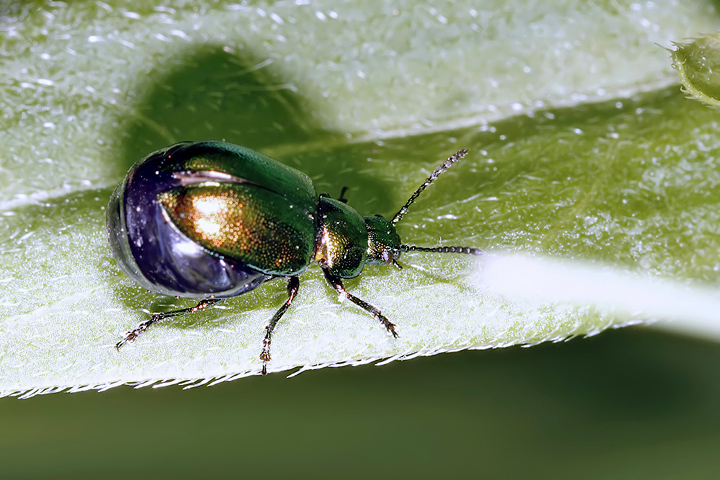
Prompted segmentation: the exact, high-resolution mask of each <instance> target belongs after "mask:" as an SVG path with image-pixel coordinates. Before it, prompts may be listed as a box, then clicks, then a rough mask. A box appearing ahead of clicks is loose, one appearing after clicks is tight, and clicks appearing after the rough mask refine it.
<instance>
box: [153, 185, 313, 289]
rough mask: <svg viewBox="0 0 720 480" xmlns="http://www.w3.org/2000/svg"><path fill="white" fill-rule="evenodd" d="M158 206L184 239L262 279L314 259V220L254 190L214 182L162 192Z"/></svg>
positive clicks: (299, 269) (270, 194)
mask: <svg viewBox="0 0 720 480" xmlns="http://www.w3.org/2000/svg"><path fill="white" fill-rule="evenodd" d="M157 201H158V203H160V205H161V206H162V207H163V208H164V210H165V212H166V213H167V214H168V216H169V217H170V220H172V222H173V224H175V226H176V227H177V228H178V229H179V230H180V231H181V232H182V233H183V234H185V235H187V236H188V237H190V238H192V239H194V241H196V242H197V243H198V244H200V245H201V246H203V247H205V248H207V249H208V250H209V251H212V252H217V253H220V254H223V255H230V256H232V257H233V258H237V259H240V260H242V261H243V262H245V263H247V265H249V266H251V267H253V268H255V269H257V270H258V271H261V272H263V273H268V274H282V275H292V274H296V273H299V272H302V271H303V270H304V269H305V267H306V266H307V264H308V263H309V261H310V259H312V254H313V249H314V248H313V247H314V246H315V225H314V222H313V221H312V219H311V218H309V217H308V215H307V214H306V213H305V212H303V211H302V210H301V209H299V208H294V207H293V206H292V205H289V206H288V204H287V201H286V200H285V199H284V198H283V197H281V196H279V195H278V194H276V193H274V192H271V191H268V190H266V189H263V188H261V187H258V186H256V185H252V184H227V183H214V182H211V183H207V184H201V185H193V186H189V187H181V188H178V189H174V190H170V191H167V192H163V193H161V194H160V195H158V197H157Z"/></svg>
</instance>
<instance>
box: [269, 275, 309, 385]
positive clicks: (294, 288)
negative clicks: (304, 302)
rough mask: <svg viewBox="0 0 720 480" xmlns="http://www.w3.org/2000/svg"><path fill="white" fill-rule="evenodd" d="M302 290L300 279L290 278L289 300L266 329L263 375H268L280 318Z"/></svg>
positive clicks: (288, 285) (288, 287) (288, 286)
mask: <svg viewBox="0 0 720 480" xmlns="http://www.w3.org/2000/svg"><path fill="white" fill-rule="evenodd" d="M299 288H300V280H298V277H288V284H287V292H288V298H287V300H285V303H283V304H282V306H281V307H280V308H279V309H278V311H277V312H275V315H273V317H272V318H271V319H270V322H269V323H268V324H267V326H266V327H265V338H264V339H263V349H262V353H261V354H260V360H262V362H263V365H262V374H263V375H267V363H268V362H269V361H270V342H271V341H272V332H273V330H275V326H276V325H277V323H278V321H280V318H281V317H282V316H283V315H284V314H285V311H286V310H287V309H288V307H289V306H290V304H291V303H292V302H293V300H294V299H295V295H297V292H298V289H299Z"/></svg>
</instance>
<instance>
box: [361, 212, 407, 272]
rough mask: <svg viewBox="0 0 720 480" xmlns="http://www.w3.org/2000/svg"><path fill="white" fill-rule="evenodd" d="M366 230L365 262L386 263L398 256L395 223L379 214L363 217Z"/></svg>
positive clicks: (371, 263)
mask: <svg viewBox="0 0 720 480" xmlns="http://www.w3.org/2000/svg"><path fill="white" fill-rule="evenodd" d="M365 226H366V227H367V232H368V249H367V257H366V260H365V262H366V263H367V264H369V265H387V264H389V263H390V262H393V261H394V260H395V259H396V258H398V257H399V256H400V246H401V243H400V236H399V235H398V234H397V231H396V230H395V225H393V224H392V223H391V222H389V221H387V220H385V219H384V218H383V217H382V216H380V215H374V216H372V217H365Z"/></svg>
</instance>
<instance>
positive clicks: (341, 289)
mask: <svg viewBox="0 0 720 480" xmlns="http://www.w3.org/2000/svg"><path fill="white" fill-rule="evenodd" d="M323 273H324V274H325V279H326V280H327V282H328V283H329V284H330V285H332V287H333V288H334V289H335V290H336V291H337V292H338V293H339V294H341V295H343V296H344V297H345V298H347V299H348V300H350V301H351V302H353V303H354V304H355V305H357V306H358V307H360V308H362V309H363V310H365V311H366V312H368V313H369V314H371V315H372V316H373V317H374V318H376V319H378V320H379V321H380V323H382V324H383V326H384V327H385V328H386V329H387V331H388V332H389V333H390V334H391V335H392V336H393V337H395V338H397V337H398V334H397V332H396V331H395V324H394V323H392V322H391V321H390V320H388V318H387V317H386V316H385V315H383V314H382V312H380V310H378V309H377V308H375V307H373V306H372V305H370V304H369V303H367V302H366V301H364V300H361V299H359V298H358V297H356V296H355V295H353V294H351V293H350V292H348V291H347V290H345V286H344V285H343V283H342V280H341V279H340V277H336V276H334V275H331V274H330V272H328V271H327V270H325V269H324V268H323Z"/></svg>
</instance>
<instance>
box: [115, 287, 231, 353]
mask: <svg viewBox="0 0 720 480" xmlns="http://www.w3.org/2000/svg"><path fill="white" fill-rule="evenodd" d="M223 300H225V299H224V298H207V299H205V300H202V301H201V302H200V303H198V304H197V305H195V306H194V307H190V308H183V309H181V310H173V311H171V312H159V313H152V314H150V318H149V319H148V320H145V321H144V322H142V323H141V324H139V325H138V326H137V328H136V329H135V330H131V331H129V332H127V333H126V334H125V336H124V337H123V339H122V340H120V341H119V342H118V343H116V344H115V348H116V349H118V350H120V347H122V346H123V345H125V344H126V343H127V342H132V341H133V340H135V339H136V338H137V336H138V335H140V334H141V333H142V332H144V331H145V330H147V329H148V327H149V326H150V325H152V324H153V323H157V322H159V321H160V320H165V319H166V318H171V317H177V316H178V315H182V314H183V313H193V312H197V311H198V310H204V309H206V308H207V307H209V306H210V305H214V304H216V303H218V302H222V301H223Z"/></svg>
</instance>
